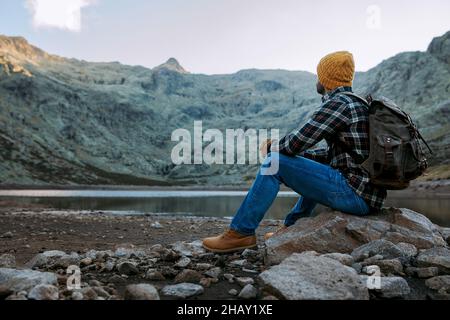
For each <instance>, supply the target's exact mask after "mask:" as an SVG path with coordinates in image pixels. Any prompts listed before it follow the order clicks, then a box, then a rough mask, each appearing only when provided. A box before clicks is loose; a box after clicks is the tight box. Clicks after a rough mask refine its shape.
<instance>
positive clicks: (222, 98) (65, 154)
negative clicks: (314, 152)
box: [0, 32, 450, 185]
mask: <svg viewBox="0 0 450 320" xmlns="http://www.w3.org/2000/svg"><path fill="white" fill-rule="evenodd" d="M449 34H450V32H449V33H446V34H445V35H443V36H442V37H438V38H436V39H433V41H432V42H431V43H430V47H429V49H428V51H425V52H406V53H400V54H398V55H396V56H394V57H391V58H389V59H386V60H384V61H383V62H382V63H380V64H379V65H378V66H376V67H374V68H372V69H371V70H369V71H367V72H358V73H357V74H356V79H355V83H354V88H355V91H357V92H359V93H361V94H364V93H369V92H370V93H373V94H375V95H385V96H387V97H390V98H392V99H393V100H394V101H396V102H397V103H398V104H399V105H400V106H402V107H403V108H404V109H405V110H406V111H408V112H410V113H411V114H412V115H413V118H414V119H415V120H416V122H417V123H418V125H419V127H420V128H421V130H422V131H423V133H424V135H425V136H426V137H428V138H429V139H431V141H430V142H431V144H432V145H433V148H434V149H436V153H437V156H436V157H435V158H434V159H433V160H432V161H433V163H434V164H440V163H445V161H446V160H447V159H448V158H449V156H450V136H449V132H450V127H449V124H448V123H449V121H448V120H449V118H450V112H449V107H450V102H449V101H448V100H449V97H450V67H449V64H448V63H447V57H448V54H449V52H448V45H447V43H448V39H449ZM22 39H23V38H22ZM22 39H19V42H20V43H22V46H23V45H24V42H23V40H22ZM25 41H26V40H25ZM6 42H7V41H5V40H4V36H3V38H2V37H1V36H0V160H1V161H0V183H3V184H12V183H15V184H46V183H51V184H70V185H73V184H75V185H76V184H167V183H171V184H179V183H196V184H213V185H224V184H242V183H246V182H248V181H251V179H252V178H253V177H254V173H255V172H256V170H257V166H237V165H231V166H206V165H199V166H175V165H173V164H172V163H171V161H170V151H171V148H172V147H173V146H174V145H175V143H174V142H171V139H170V138H171V132H172V131H173V130H174V129H177V128H187V129H189V130H192V127H193V122H194V121H195V120H202V121H203V126H204V129H205V130H206V129H207V128H217V129H226V128H243V129H246V128H256V129H259V128H280V129H281V132H280V133H281V134H283V133H287V132H289V131H291V130H294V129H295V128H297V127H299V126H300V125H302V124H303V123H304V122H305V121H306V120H307V119H308V118H309V117H310V116H311V115H312V113H313V112H314V110H315V109H316V108H317V107H318V106H319V105H320V97H319V96H318V95H317V94H316V93H315V82H316V76H315V75H314V74H312V73H309V72H306V71H288V70H258V69H247V70H241V71H238V72H236V73H233V74H228V75H202V74H192V73H185V72H183V71H185V70H184V68H182V67H181V65H180V64H179V63H178V61H176V59H173V60H171V59H169V60H168V61H167V62H166V63H164V64H162V65H160V66H159V67H161V66H163V67H161V68H159V67H156V68H153V69H149V68H145V67H142V66H127V65H123V64H120V63H111V62H110V63H90V62H86V61H81V60H76V59H66V58H61V57H58V56H53V55H48V56H49V57H50V58H48V59H45V58H39V57H45V54H46V53H45V54H40V51H36V52H34V51H31V52H30V54H31V57H28V58H26V59H23V60H20V58H21V57H20V50H19V54H17V53H16V54H12V53H11V52H9V53H8V54H6V51H8V50H6V49H4V48H3V49H2V43H6ZM26 43H28V42H26ZM8 46H9V48H11V43H9V44H8ZM30 46H31V45H30ZM4 47H5V46H4ZM31 47H32V48H36V47H33V46H31ZM13 49H14V48H13ZM19 49H21V50H23V49H25V50H24V52H29V50H31V49H27V48H23V47H21V46H19ZM36 49H37V50H41V49H39V48H36ZM14 50H15V49H14ZM14 50H11V49H9V51H13V52H14ZM27 50H28V51H27ZM16 51H17V50H16ZM41 51H42V52H44V51H43V50H41ZM15 55H16V56H15ZM2 57H3V59H4V60H6V62H4V63H3V64H2V60H1V59H2ZM5 57H6V58H5ZM22 58H23V57H22ZM28 60H31V62H27V61H28ZM33 60H35V63H33ZM36 61H37V63H36ZM167 63H169V65H167ZM164 65H166V66H164ZM173 67H175V68H173ZM178 67H181V68H182V70H181V71H182V72H179V70H177V69H178ZM20 68H23V69H24V70H25V71H23V70H22V71H20ZM14 70H16V71H17V72H13V71H14ZM27 72H28V73H27Z"/></svg>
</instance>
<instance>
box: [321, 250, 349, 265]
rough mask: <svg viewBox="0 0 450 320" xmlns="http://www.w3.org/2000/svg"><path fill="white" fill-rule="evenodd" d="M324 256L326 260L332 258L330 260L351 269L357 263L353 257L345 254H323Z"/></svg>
mask: <svg viewBox="0 0 450 320" xmlns="http://www.w3.org/2000/svg"><path fill="white" fill-rule="evenodd" d="M322 256H323V257H325V258H330V259H333V260H336V261H339V262H340V263H342V264H343V265H346V266H349V267H351V266H352V264H353V263H354V262H355V261H354V260H353V257H352V256H351V255H349V254H345V253H326V254H323V255H322Z"/></svg>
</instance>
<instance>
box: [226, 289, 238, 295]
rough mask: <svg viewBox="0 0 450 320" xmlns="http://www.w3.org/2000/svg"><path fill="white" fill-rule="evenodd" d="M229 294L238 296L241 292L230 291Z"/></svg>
mask: <svg viewBox="0 0 450 320" xmlns="http://www.w3.org/2000/svg"><path fill="white" fill-rule="evenodd" d="M228 294H229V295H231V296H237V295H238V294H239V291H237V290H236V289H230V291H228Z"/></svg>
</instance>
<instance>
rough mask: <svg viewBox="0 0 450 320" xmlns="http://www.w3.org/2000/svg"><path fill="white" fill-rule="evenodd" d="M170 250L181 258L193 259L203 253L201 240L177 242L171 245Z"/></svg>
mask: <svg viewBox="0 0 450 320" xmlns="http://www.w3.org/2000/svg"><path fill="white" fill-rule="evenodd" d="M172 250H174V251H175V252H178V253H179V254H180V255H182V256H186V257H193V256H198V255H200V254H203V253H205V249H204V248H203V244H202V241H201V240H197V241H194V242H184V241H179V242H176V243H174V244H172Z"/></svg>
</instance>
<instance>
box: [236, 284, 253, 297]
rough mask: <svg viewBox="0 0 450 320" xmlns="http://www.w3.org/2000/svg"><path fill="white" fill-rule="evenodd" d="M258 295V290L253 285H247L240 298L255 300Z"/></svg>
mask: <svg viewBox="0 0 450 320" xmlns="http://www.w3.org/2000/svg"><path fill="white" fill-rule="evenodd" d="M257 295H258V290H256V288H255V287H254V286H253V285H251V284H247V285H246V286H245V287H244V288H242V290H241V292H240V293H239V295H238V297H239V298H241V299H255V298H256V296H257Z"/></svg>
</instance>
